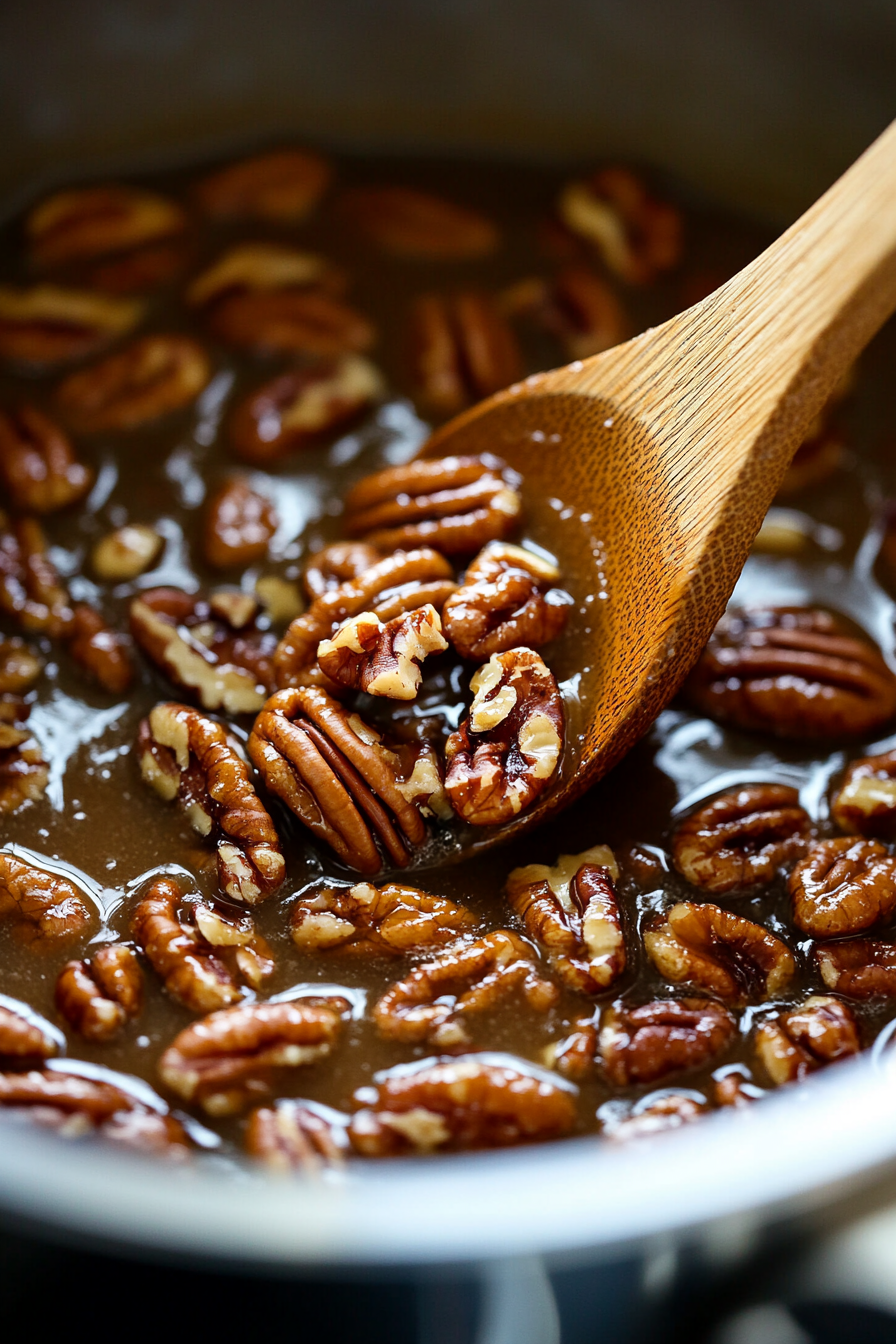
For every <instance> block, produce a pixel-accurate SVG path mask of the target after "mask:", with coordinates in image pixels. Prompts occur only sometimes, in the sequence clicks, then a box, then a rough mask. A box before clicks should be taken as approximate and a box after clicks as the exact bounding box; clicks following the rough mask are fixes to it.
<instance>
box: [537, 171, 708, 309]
mask: <svg viewBox="0 0 896 1344" xmlns="http://www.w3.org/2000/svg"><path fill="white" fill-rule="evenodd" d="M557 213H558V214H559V216H560V218H561V220H562V221H563V223H564V224H565V225H566V227H567V228H568V229H570V230H571V231H572V232H573V233H574V234H576V235H578V237H580V238H584V239H585V241H586V242H588V243H590V244H591V246H592V247H593V248H594V249H595V250H596V251H597V252H598V253H599V254H600V256H601V257H602V258H603V261H604V263H605V264H606V265H607V266H608V267H609V269H610V270H611V271H613V272H614V273H615V274H616V275H618V276H619V278H620V279H621V280H624V281H626V283H627V284H630V285H648V284H650V283H651V281H652V280H655V279H656V277H657V276H658V275H660V274H661V273H662V272H663V271H668V270H670V269H671V268H672V267H673V266H675V265H676V264H677V263H678V260H679V258H680V256H681V243H682V239H681V216H680V215H679V213H678V211H677V210H676V209H675V207H674V206H673V205H670V204H668V203H667V202H666V201H660V200H657V198H656V197H654V196H652V195H651V193H650V192H649V191H648V189H647V187H646V186H645V185H644V183H643V182H642V181H641V180H640V178H638V177H636V176H635V174H634V173H633V172H631V171H630V170H629V169H628V168H618V167H611V168H603V169H601V170H600V171H599V172H597V173H594V174H593V175H592V176H591V177H590V178H587V179H585V180H582V181H576V182H569V183H568V184H567V185H566V186H565V187H564V188H563V191H562V192H561V194H560V199H559V200H558V202H557Z"/></svg>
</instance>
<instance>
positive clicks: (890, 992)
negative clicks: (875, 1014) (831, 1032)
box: [812, 938, 896, 999]
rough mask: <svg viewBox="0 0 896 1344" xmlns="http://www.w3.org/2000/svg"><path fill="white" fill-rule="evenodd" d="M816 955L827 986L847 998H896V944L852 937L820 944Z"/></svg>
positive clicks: (814, 953) (813, 953)
mask: <svg viewBox="0 0 896 1344" xmlns="http://www.w3.org/2000/svg"><path fill="white" fill-rule="evenodd" d="M812 955H813V956H814V958H815V962H816V964H817V966H818V969H819V971H820V972H821V978H822V980H823V981H824V983H825V986H826V988H827V989H831V990H833V991H834V993H836V994H842V995H843V996H844V997H845V998H847V999H877V998H880V999H892V998H896V946H894V945H893V944H892V943H884V942H881V940H880V939H878V938H850V939H848V940H847V941H846V942H843V943H830V944H829V945H828V946H827V947H816V948H813V950H812Z"/></svg>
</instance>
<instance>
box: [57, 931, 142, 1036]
mask: <svg viewBox="0 0 896 1344" xmlns="http://www.w3.org/2000/svg"><path fill="white" fill-rule="evenodd" d="M55 997H56V1007H57V1008H58V1009H59V1011H60V1013H61V1014H62V1016H63V1017H64V1018H65V1019H66V1021H67V1022H69V1023H71V1025H72V1026H73V1027H74V1029H75V1031H78V1032H80V1033H81V1035H82V1036H85V1037H86V1038H87V1040H88V1041H111V1040H112V1038H113V1036H117V1035H118V1033H119V1032H120V1031H121V1029H122V1027H123V1026H124V1025H125V1023H126V1022H127V1020H128V1018H131V1017H136V1016H137V1014H138V1013H139V1012H140V1009H141V1007H142V1004H143V972H142V971H141V969H140V963H139V961H138V960H137V955H136V953H135V952H134V950H133V948H130V947H128V946H127V945H126V944H125V943H109V944H107V945H106V946H105V947H101V948H100V949H99V950H98V951H97V952H95V953H94V955H93V956H92V957H91V958H90V960H89V961H70V962H68V963H67V964H66V965H65V966H63V968H62V970H61V971H60V972H59V978H58V979H57V981H56V995H55Z"/></svg>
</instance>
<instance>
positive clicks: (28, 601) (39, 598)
mask: <svg viewBox="0 0 896 1344" xmlns="http://www.w3.org/2000/svg"><path fill="white" fill-rule="evenodd" d="M0 612H2V613H4V614H5V615H7V616H11V617H12V618H13V620H15V621H16V622H18V624H19V625H20V626H21V627H22V629H23V630H34V631H39V632H40V633H41V634H47V635H51V636H53V637H54V638H58V637H59V636H61V635H66V634H68V632H69V630H70V629H71V624H72V619H73V617H72V610H71V606H70V604H69V596H68V593H67V592H66V590H65V588H64V587H63V585H62V583H61V582H60V580H59V575H58V574H57V573H56V570H55V568H54V566H53V564H52V562H51V560H50V558H49V556H48V555H47V541H46V538H45V536H44V533H43V529H42V527H41V525H40V523H39V522H38V521H37V519H36V518H14V519H13V520H12V521H8V520H6V519H5V518H4V517H3V515H2V513H0Z"/></svg>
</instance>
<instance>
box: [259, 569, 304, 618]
mask: <svg viewBox="0 0 896 1344" xmlns="http://www.w3.org/2000/svg"><path fill="white" fill-rule="evenodd" d="M255 596H256V597H257V598H258V600H259V602H260V603H261V605H262V607H263V608H264V611H265V614H266V616H267V618H268V620H269V621H270V623H271V625H274V626H284V625H289V623H290V621H294V620H295V618H296V617H297V616H300V615H301V613H302V608H303V606H304V603H303V602H302V598H301V596H300V594H299V589H298V585H297V584H295V583H293V582H292V580H291V579H283V578H281V577H280V575H279V574H262V576H261V578H260V579H258V580H257V581H256V583H255Z"/></svg>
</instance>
